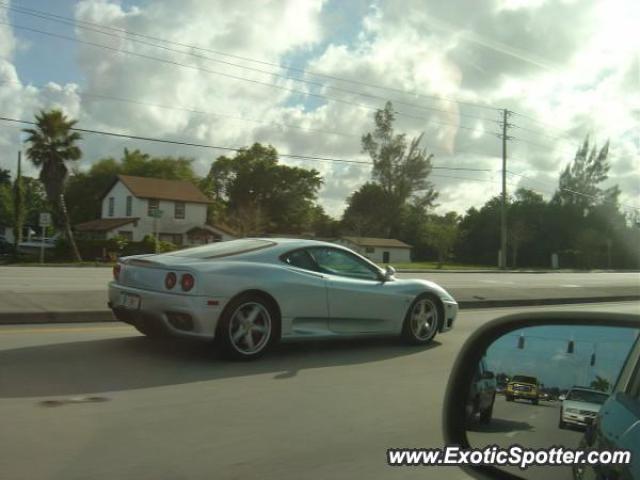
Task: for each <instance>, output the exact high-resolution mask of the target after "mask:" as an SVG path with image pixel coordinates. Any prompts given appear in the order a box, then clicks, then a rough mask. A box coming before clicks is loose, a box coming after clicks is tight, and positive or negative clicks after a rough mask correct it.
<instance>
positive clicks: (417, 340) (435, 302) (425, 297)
mask: <svg viewBox="0 0 640 480" xmlns="http://www.w3.org/2000/svg"><path fill="white" fill-rule="evenodd" d="M421 302H425V305H429V308H431V312H433V313H435V315H436V318H435V319H434V320H433V322H430V323H429V327H428V328H427V331H426V332H425V334H424V335H423V336H420V335H419V334H417V333H416V332H415V331H414V330H416V329H415V328H414V325H412V323H413V322H412V318H413V313H414V309H415V308H416V307H418V305H419V304H420V303H421ZM443 315H444V309H443V308H442V305H441V304H440V300H439V299H438V298H437V297H436V296H434V295H431V294H430V293H423V294H422V295H418V296H417V297H416V298H415V300H414V301H413V302H412V303H411V306H410V307H409V309H408V310H407V314H406V316H405V318H404V323H403V324H402V334H401V336H402V339H403V340H404V341H405V342H406V343H408V344H409V345H423V346H424V345H428V344H429V343H431V341H432V340H433V339H434V338H435V336H436V334H437V333H438V330H439V329H440V326H441V325H442V322H443V321H444V320H443ZM423 329H424V328H423ZM419 331H422V330H419Z"/></svg>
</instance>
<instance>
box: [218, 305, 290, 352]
mask: <svg viewBox="0 0 640 480" xmlns="http://www.w3.org/2000/svg"><path fill="white" fill-rule="evenodd" d="M249 308H250V309H251V313H253V309H258V310H259V312H258V313H257V314H256V318H257V319H258V320H259V321H260V322H261V323H260V325H258V324H255V325H252V326H245V325H244V323H243V322H244V320H242V319H240V315H243V316H244V315H246V314H248V313H246V312H248V310H247V309H249ZM258 327H260V328H266V329H267V332H263V331H259V332H258V336H257V337H256V330H254V331H252V330H251V328H258ZM243 328H244V329H245V330H242V329H243ZM247 328H248V329H247ZM243 331H244V333H242V332H243ZM237 334H240V337H237ZM264 336H266V338H264ZM248 337H250V338H251V340H250V341H251V342H252V343H253V342H255V343H256V344H257V345H255V344H254V345H253V346H254V347H255V348H251V346H250V345H249V343H248V342H247V340H246V339H247V338H248ZM279 337H280V318H279V314H278V310H277V308H276V306H274V305H273V302H272V301H271V300H270V299H268V298H266V297H264V296H262V295H258V294H253V293H247V294H242V295H239V296H237V297H236V298H234V299H233V300H231V302H229V304H228V305H227V306H226V308H225V309H224V312H222V315H221V317H220V321H219V323H218V328H217V330H216V342H215V343H216V344H217V346H218V347H219V348H220V351H221V353H222V354H223V355H224V357H226V358H229V359H232V360H255V359H257V358H260V357H261V356H263V355H264V354H265V353H267V351H268V350H269V349H270V348H271V347H272V346H273V344H274V343H275V342H276V341H277V340H278V339H279ZM234 338H236V339H235V340H234ZM242 344H244V347H243V346H242Z"/></svg>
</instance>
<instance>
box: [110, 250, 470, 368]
mask: <svg viewBox="0 0 640 480" xmlns="http://www.w3.org/2000/svg"><path fill="white" fill-rule="evenodd" d="M394 273H395V270H394V269H393V268H392V267H387V269H386V270H382V269H381V268H380V267H378V266H377V265H375V264H374V263H372V262H371V261H369V260H367V259H366V258H364V257H363V256H361V255H358V254H357V253H355V252H353V251H352V250H350V249H348V248H346V247H342V246H339V245H336V244H333V243H327V242H319V241H314V240H300V239H274V238H265V239H262V238H245V239H241V240H232V241H228V242H219V243H213V244H208V245H203V246H199V247H194V248H188V249H184V250H179V251H175V252H170V253H164V254H159V255H137V256H131V257H125V258H122V259H120V260H119V261H118V263H117V264H116V265H115V266H114V279H113V281H112V282H111V283H110V284H109V306H110V307H111V308H112V309H113V312H114V314H115V316H116V317H117V318H118V319H119V320H122V321H124V322H127V323H130V324H132V325H134V326H135V327H136V328H137V329H138V330H139V331H141V332H142V333H144V334H145V335H149V336H155V335H158V334H162V333H169V334H171V335H181V336H187V337H196V338H201V339H214V338H215V339H216V341H217V342H218V344H219V345H220V347H221V348H222V349H223V350H224V351H225V352H227V353H228V354H229V355H230V356H232V357H235V358H246V359H248V358H255V357H258V356H260V355H261V354H263V353H264V352H265V351H266V350H267V349H268V348H269V347H270V346H271V345H272V344H273V343H274V342H277V341H279V340H281V339H282V340H290V339H291V340H295V339H303V338H306V339H308V338H320V337H353V336H371V335H401V336H402V337H403V338H404V339H405V340H406V341H407V342H409V343H412V344H416V345H426V344H428V343H429V342H431V341H432V340H433V338H434V337H435V336H436V334H437V333H438V332H446V331H448V330H450V329H451V328H452V327H453V324H454V321H455V318H456V315H457V312H458V304H457V303H456V301H455V300H454V299H453V297H452V296H451V295H450V294H449V293H447V292H446V291H445V290H444V289H443V288H442V287H440V286H439V285H437V284H435V283H433V282H429V281H427V280H421V279H400V278H396V277H395V275H394Z"/></svg>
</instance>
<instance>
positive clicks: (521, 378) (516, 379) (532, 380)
mask: <svg viewBox="0 0 640 480" xmlns="http://www.w3.org/2000/svg"><path fill="white" fill-rule="evenodd" d="M512 382H520V383H533V384H536V383H538V380H536V377H527V376H524V375H516V376H515V377H513V380H512Z"/></svg>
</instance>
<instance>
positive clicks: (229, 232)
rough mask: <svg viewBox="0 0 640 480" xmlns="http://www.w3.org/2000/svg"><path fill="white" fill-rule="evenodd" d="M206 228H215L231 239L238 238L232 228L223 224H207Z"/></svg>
mask: <svg viewBox="0 0 640 480" xmlns="http://www.w3.org/2000/svg"><path fill="white" fill-rule="evenodd" d="M207 226H208V227H212V228H215V229H216V230H220V231H221V232H222V233H226V234H227V235H231V236H232V237H237V236H238V232H236V231H235V230H234V229H233V228H231V227H230V226H229V225H227V224H225V223H208V224H207Z"/></svg>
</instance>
